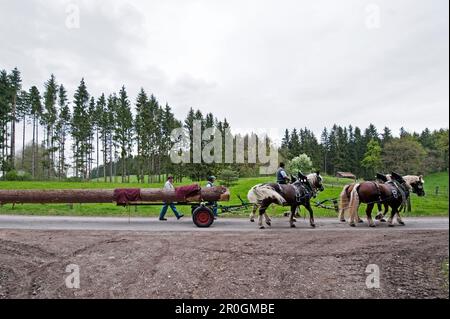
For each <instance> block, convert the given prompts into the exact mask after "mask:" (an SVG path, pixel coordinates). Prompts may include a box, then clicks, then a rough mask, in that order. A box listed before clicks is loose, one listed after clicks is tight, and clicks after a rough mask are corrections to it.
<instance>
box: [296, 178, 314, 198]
mask: <svg viewBox="0 0 450 319" xmlns="http://www.w3.org/2000/svg"><path fill="white" fill-rule="evenodd" d="M308 184H309V181H308ZM292 186H294V189H295V201H296V202H297V203H301V202H302V200H303V199H305V198H307V199H310V198H311V197H313V196H314V191H313V190H312V187H311V184H309V185H306V183H305V182H299V183H294V184H292Z"/></svg>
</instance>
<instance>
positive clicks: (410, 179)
mask: <svg viewBox="0 0 450 319" xmlns="http://www.w3.org/2000/svg"><path fill="white" fill-rule="evenodd" d="M403 179H404V180H405V182H406V184H407V186H408V189H409V191H410V192H411V193H414V194H416V195H417V196H419V197H422V196H425V190H424V183H425V181H424V179H423V176H422V175H406V176H403ZM390 181H392V175H382V174H377V182H380V183H382V184H384V183H387V182H390ZM355 185H356V184H355V183H353V184H348V185H345V186H344V188H343V189H342V192H341V194H340V195H339V220H340V221H341V222H345V217H344V215H345V211H346V210H348V209H349V203H350V194H351V192H352V190H353V187H354V186H355ZM409 203H410V201H409V197H408V205H409ZM377 206H378V214H377V215H376V217H375V218H376V219H377V220H380V221H382V222H385V220H384V217H385V216H386V214H387V213H388V210H389V205H388V204H386V203H381V202H380V203H377ZM382 206H384V212H382ZM356 221H357V222H359V223H362V222H363V221H362V220H361V219H360V218H359V216H356Z"/></svg>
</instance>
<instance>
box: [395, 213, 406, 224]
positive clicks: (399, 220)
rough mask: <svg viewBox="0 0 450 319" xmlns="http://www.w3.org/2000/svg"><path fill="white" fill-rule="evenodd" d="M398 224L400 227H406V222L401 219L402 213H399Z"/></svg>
mask: <svg viewBox="0 0 450 319" xmlns="http://www.w3.org/2000/svg"><path fill="white" fill-rule="evenodd" d="M397 222H398V224H399V225H400V226H405V222H404V221H403V220H402V218H401V217H400V211H398V212H397Z"/></svg>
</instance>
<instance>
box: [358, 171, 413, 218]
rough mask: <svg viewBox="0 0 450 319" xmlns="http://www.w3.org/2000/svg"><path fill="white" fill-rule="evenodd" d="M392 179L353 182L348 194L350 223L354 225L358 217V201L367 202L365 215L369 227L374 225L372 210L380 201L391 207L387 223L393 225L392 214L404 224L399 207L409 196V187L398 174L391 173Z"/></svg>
mask: <svg viewBox="0 0 450 319" xmlns="http://www.w3.org/2000/svg"><path fill="white" fill-rule="evenodd" d="M392 177H393V180H392V181H390V182H387V183H379V182H363V183H360V184H355V185H354V186H353V190H352V191H351V194H350V203H349V207H350V225H351V226H355V221H356V220H357V219H358V218H359V217H358V208H359V205H360V203H365V204H367V208H366V215H367V222H368V224H369V226H370V227H375V223H374V222H373V220H372V210H373V207H374V206H375V204H378V203H382V204H385V205H387V206H388V207H390V208H391V216H390V217H389V219H388V225H389V226H393V223H392V221H393V219H394V216H395V215H397V221H398V222H399V224H400V225H404V223H403V221H402V220H401V217H400V207H401V206H402V205H405V204H406V201H407V199H408V197H409V188H408V185H407V184H406V181H405V180H404V179H403V178H402V177H401V176H400V175H398V174H395V173H393V174H392Z"/></svg>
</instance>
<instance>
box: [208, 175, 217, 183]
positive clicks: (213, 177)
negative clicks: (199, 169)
mask: <svg viewBox="0 0 450 319" xmlns="http://www.w3.org/2000/svg"><path fill="white" fill-rule="evenodd" d="M215 180H216V177H215V176H214V175H211V176H209V177H208V181H209V182H212V181H215Z"/></svg>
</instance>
